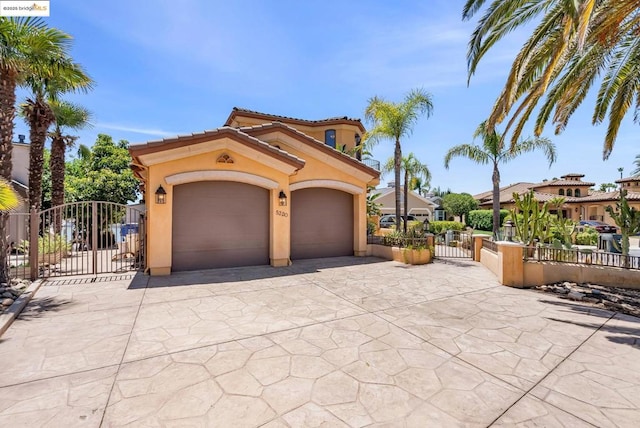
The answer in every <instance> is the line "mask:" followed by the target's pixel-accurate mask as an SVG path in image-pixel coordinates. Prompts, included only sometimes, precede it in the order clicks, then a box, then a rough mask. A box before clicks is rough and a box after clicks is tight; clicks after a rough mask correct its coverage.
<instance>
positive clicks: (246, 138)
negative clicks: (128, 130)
mask: <svg viewBox="0 0 640 428" xmlns="http://www.w3.org/2000/svg"><path fill="white" fill-rule="evenodd" d="M225 136H232V137H236V139H237V140H238V141H241V142H243V143H245V144H246V145H248V146H250V147H253V148H255V149H257V150H259V151H262V152H264V153H266V154H270V155H272V156H275V157H279V158H280V159H281V160H284V161H286V162H287V163H290V164H292V165H295V166H297V167H298V168H302V167H303V166H304V163H305V161H304V159H300V158H299V157H297V156H295V155H292V154H291V153H288V152H286V151H284V150H281V149H279V148H277V147H274V146H272V145H270V144H268V143H265V142H264V141H262V140H259V139H258V138H255V137H253V136H251V135H248V134H246V133H244V132H242V131H240V130H239V129H237V128H232V127H229V126H223V127H221V128H216V129H211V130H207V131H203V132H195V133H192V134H185V135H178V136H175V137H169V138H163V139H162V140H152V141H148V142H146V143H142V144H134V145H131V146H129V152H130V153H131V157H132V158H134V160H135V159H137V158H138V157H139V156H142V155H145V154H148V153H155V152H161V151H164V150H170V149H176V148H179V147H185V146H190V145H192V144H199V143H204V142H206V141H210V140H212V139H215V138H218V137H220V138H221V137H225Z"/></svg>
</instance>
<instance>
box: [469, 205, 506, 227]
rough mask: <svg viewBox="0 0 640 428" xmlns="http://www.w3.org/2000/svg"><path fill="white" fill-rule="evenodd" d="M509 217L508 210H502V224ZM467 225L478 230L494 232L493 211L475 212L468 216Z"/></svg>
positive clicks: (470, 212)
mask: <svg viewBox="0 0 640 428" xmlns="http://www.w3.org/2000/svg"><path fill="white" fill-rule="evenodd" d="M507 215H509V211H508V210H500V224H502V222H503V221H504V218H505V217H506V216H507ZM467 224H468V225H469V226H471V227H472V228H474V229H478V230H488V231H492V230H493V210H473V211H469V214H467Z"/></svg>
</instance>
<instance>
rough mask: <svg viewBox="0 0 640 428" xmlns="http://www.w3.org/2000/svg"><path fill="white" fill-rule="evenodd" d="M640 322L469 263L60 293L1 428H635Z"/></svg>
mask: <svg viewBox="0 0 640 428" xmlns="http://www.w3.org/2000/svg"><path fill="white" fill-rule="evenodd" d="M639 322H640V319H637V318H633V317H629V316H623V315H617V314H614V313H612V312H609V311H604V310H600V309H596V308H592V307H588V306H584V305H581V304H577V303H572V302H569V301H566V300H560V299H556V298H553V297H549V296H548V295H546V294H538V293H536V292H534V291H530V290H517V289H511V288H508V287H503V286H500V285H499V284H498V283H497V281H496V279H495V278H494V276H493V275H492V274H491V273H490V272H489V271H488V270H486V269H485V268H484V267H483V266H481V265H479V264H476V263H473V262H468V261H455V262H454V261H452V262H440V261H438V262H435V263H433V264H431V265H426V266H406V265H402V264H398V263H395V262H386V261H382V260H379V259H375V258H351V257H346V258H335V259H323V260H306V261H299V262H296V263H295V264H294V265H292V266H290V267H287V268H270V267H255V268H253V267H252V268H238V269H222V270H215V271H201V272H190V273H183V274H176V275H172V276H169V277H151V278H150V277H145V276H142V275H135V276H128V275H121V276H112V277H99V278H97V279H76V278H74V279H72V278H69V279H57V280H52V281H49V282H47V283H45V285H43V286H42V287H41V288H40V290H39V292H38V293H37V295H36V296H35V297H34V299H33V300H32V302H31V303H30V304H29V305H28V306H27V308H26V309H25V311H24V312H23V313H22V314H21V316H20V318H19V319H18V320H16V322H14V324H13V325H12V326H11V327H10V329H9V330H8V331H7V332H6V333H5V334H4V335H3V336H2V337H0V361H2V364H0V426H12V427H22V426H24V427H36V426H51V427H59V426H66V427H74V426H83V427H85V426H86V427H98V426H103V427H116V426H131V427H136V426H167V427H173V426H176V427H177V426H194V427H197V426H201V427H216V426H221V427H229V426H233V427H240V426H248V427H252V426H264V427H288V426H290V427H301V426H302V427H304V426H310V427H314V426H345V427H361V426H416V427H424V426H429V427H432V426H444V427H451V426H465V427H486V426H500V427H504V426H548V427H554V426H557V427H576V426H587V427H589V426H598V427H625V426H629V427H632V426H633V427H636V426H639V425H640V339H639V338H640V324H639Z"/></svg>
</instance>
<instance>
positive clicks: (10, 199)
mask: <svg viewBox="0 0 640 428" xmlns="http://www.w3.org/2000/svg"><path fill="white" fill-rule="evenodd" d="M19 204H20V198H19V197H18V194H17V193H16V192H15V191H14V190H13V188H12V187H11V183H9V182H8V181H6V180H5V179H3V178H0V211H3V212H5V211H10V210H13V209H15V208H18V205H19Z"/></svg>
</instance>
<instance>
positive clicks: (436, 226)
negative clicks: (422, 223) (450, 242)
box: [429, 221, 465, 233]
mask: <svg viewBox="0 0 640 428" xmlns="http://www.w3.org/2000/svg"><path fill="white" fill-rule="evenodd" d="M464 228H465V227H464V224H462V223H460V222H459V221H432V222H431V223H429V232H431V233H442V232H445V231H447V230H464Z"/></svg>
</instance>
